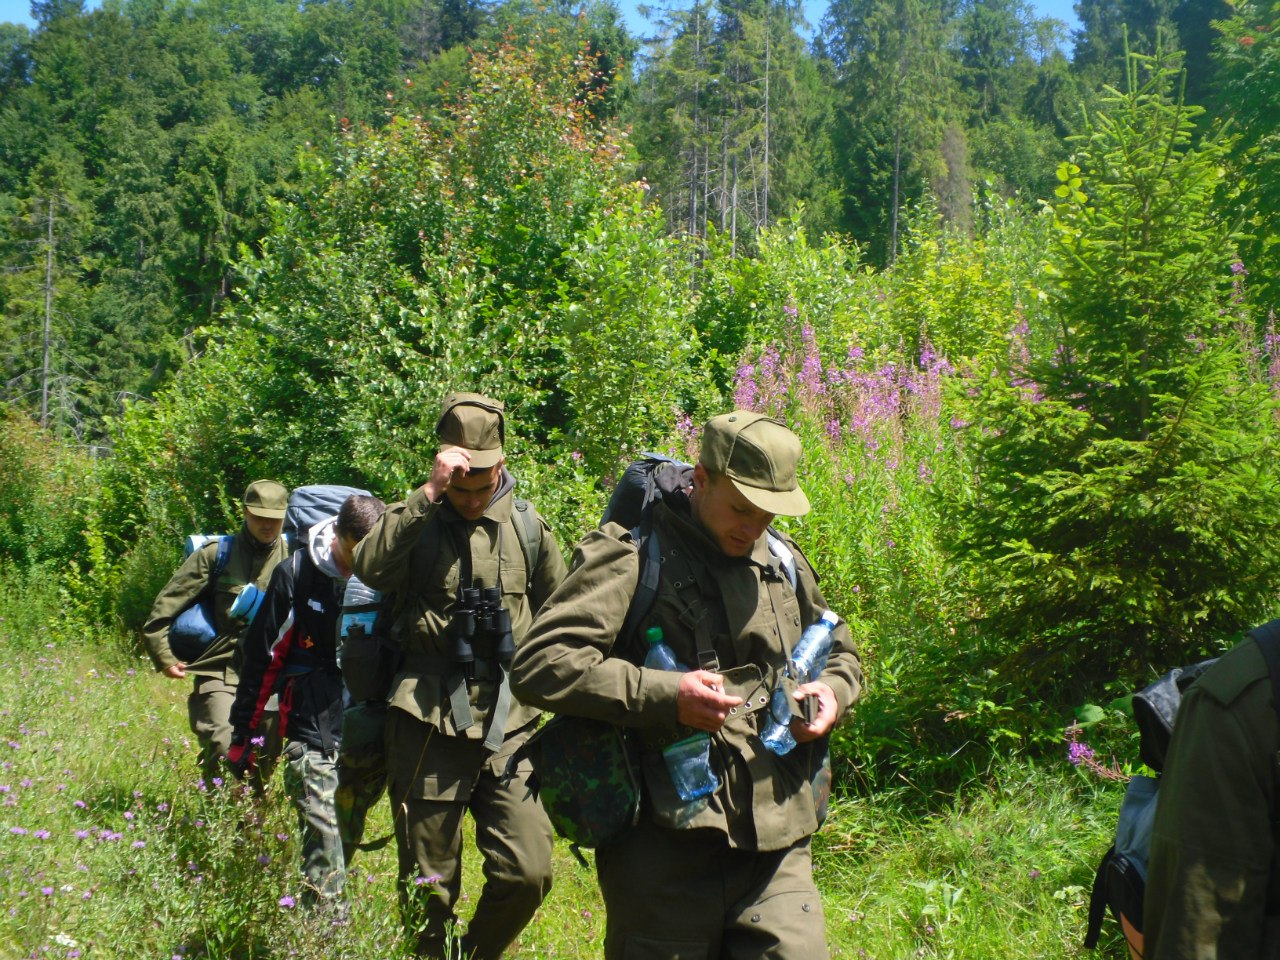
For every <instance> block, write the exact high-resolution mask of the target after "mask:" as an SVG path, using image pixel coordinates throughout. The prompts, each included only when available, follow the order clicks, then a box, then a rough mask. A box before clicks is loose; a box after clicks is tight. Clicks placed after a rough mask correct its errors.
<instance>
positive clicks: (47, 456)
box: [0, 407, 93, 570]
mask: <svg viewBox="0 0 1280 960" xmlns="http://www.w3.org/2000/svg"><path fill="white" fill-rule="evenodd" d="M92 476H93V475H92V469H91V463H90V461H88V460H87V459H85V458H84V457H82V456H80V455H78V454H77V453H76V452H75V451H74V450H73V449H71V448H69V447H66V446H64V445H62V444H60V443H58V442H57V441H56V440H54V439H53V438H52V437H51V436H49V435H47V434H46V433H44V432H43V431H42V430H41V429H40V427H39V426H38V425H37V424H35V423H33V422H32V421H30V420H28V419H27V417H26V416H25V415H23V414H22V413H19V412H18V411H16V410H14V409H13V408H11V407H5V408H3V409H0V563H5V562H8V563H12V564H16V565H17V566H18V567H28V566H32V565H35V564H48V565H49V566H50V568H51V569H53V570H56V569H58V567H59V566H61V565H65V564H67V563H69V562H71V560H73V559H74V558H75V557H77V556H78V555H80V554H81V553H82V552H83V549H84V541H83V537H82V535H81V528H82V525H83V519H82V514H83V510H84V506H85V503H86V502H87V501H88V500H89V499H90V498H91V497H92V494H93V478H92Z"/></svg>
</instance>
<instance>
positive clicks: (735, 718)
mask: <svg viewBox="0 0 1280 960" xmlns="http://www.w3.org/2000/svg"><path fill="white" fill-rule="evenodd" d="M799 460H800V441H799V440H798V439H797V438H796V436H795V435H794V434H793V433H792V432H791V431H790V430H788V429H787V428H786V427H785V426H784V425H783V424H782V423H780V422H779V421H777V420H774V419H772V418H769V417H765V416H762V415H761V414H758V413H749V412H746V411H741V410H738V411H735V412H733V413H730V414H725V415H723V416H719V417H716V418H714V419H713V420H711V421H710V422H709V423H707V424H706V426H705V427H704V428H703V435H702V449H701V454H700V456H699V462H698V463H697V465H695V466H693V467H685V468H683V469H684V471H685V475H684V477H683V478H682V479H683V482H682V483H671V484H664V485H663V489H664V494H663V496H662V497H661V499H660V500H658V502H656V503H655V504H653V506H652V514H651V526H652V529H651V532H649V533H648V534H646V535H645V537H646V545H645V549H646V550H648V549H650V547H651V545H652V540H650V539H648V538H656V545H657V549H658V550H660V552H661V563H660V564H658V565H657V568H656V569H657V571H658V572H659V573H658V577H659V582H658V585H657V593H656V597H655V598H654V599H653V600H652V605H651V607H650V608H649V610H648V612H647V613H646V614H645V615H644V617H643V618H642V619H641V620H640V621H639V628H640V629H639V630H637V631H635V632H632V633H628V631H627V630H624V625H625V624H627V622H628V619H629V618H628V612H629V609H630V607H631V604H632V600H633V597H634V596H635V595H636V592H637V581H638V577H639V575H640V573H641V570H642V558H641V557H640V555H639V553H638V552H637V545H636V542H635V541H636V539H637V537H638V535H637V534H634V533H633V532H632V531H630V530H627V529H625V528H623V527H622V526H619V525H618V524H616V523H605V524H604V525H602V526H601V527H600V529H598V530H596V531H594V532H593V533H591V534H589V535H588V536H587V537H586V539H584V540H583V541H582V542H581V543H579V544H578V546H577V548H576V550H575V553H574V557H573V562H572V565H571V572H570V574H569V576H568V578H567V579H566V580H565V582H564V584H563V586H562V587H561V589H560V590H558V591H557V592H556V595H555V597H554V598H553V600H552V602H551V603H550V604H548V605H547V607H546V608H545V609H544V610H543V611H542V613H541V614H539V616H538V619H537V621H536V622H535V623H534V626H533V629H532V630H531V631H530V632H529V636H528V637H527V638H526V639H525V642H524V644H523V645H522V646H521V648H520V650H519V652H518V653H517V654H516V660H515V663H514V664H513V666H512V687H513V689H514V690H515V693H516V695H517V696H518V697H520V698H521V699H522V700H523V701H524V702H526V703H529V704H532V705H534V706H537V707H541V708H542V709H545V710H554V711H556V712H557V713H563V714H570V715H576V716H581V717H588V718H593V719H597V720H604V721H607V722H610V723H614V724H619V725H622V726H625V727H632V728H635V730H636V734H637V735H638V739H639V742H640V756H641V775H642V780H643V797H644V802H643V804H642V806H641V811H640V821H639V823H637V824H636V825H635V826H634V827H630V828H627V829H625V830H624V831H623V833H621V834H620V835H619V836H616V837H614V838H613V839H610V840H608V841H607V842H606V843H604V844H603V845H601V846H600V847H599V848H598V849H597V851H596V872H597V876H598V878H599V882H600V888H601V891H602V893H603V894H604V902H605V908H606V911H607V917H606V926H605V943H604V954H605V957H606V958H612V960H623V958H626V960H657V958H670V957H716V958H721V960H726V958H763V957H769V958H778V960H787V958H795V960H818V958H823V957H826V956H828V953H827V947H826V941H825V937H824V931H823V915H822V903H821V901H820V899H819V896H818V891H817V889H816V887H815V886H814V882H813V876H812V860H811V857H810V849H809V838H810V835H811V834H812V833H813V832H814V831H815V830H816V829H817V828H818V826H819V824H820V822H821V819H822V817H823V816H824V815H825V790H824V789H822V788H823V787H824V786H825V785H829V766H828V762H827V737H828V735H829V734H830V732H831V729H832V727H834V726H835V724H836V722H837V721H838V720H839V719H840V718H841V717H842V716H843V715H844V713H845V712H846V711H847V710H848V709H849V707H850V705H851V704H852V703H853V702H854V700H856V699H857V697H858V694H859V692H860V691H861V687H862V671H861V667H860V664H859V661H858V657H857V655H856V653H855V652H854V649H853V645H852V642H851V640H850V637H849V633H848V630H847V628H846V627H845V625H844V624H843V622H841V623H840V625H839V626H838V627H837V628H836V629H835V631H834V632H833V633H832V635H831V643H832V647H831V651H830V658H829V660H828V662H827V664H826V667H825V669H823V670H822V672H821V674H820V675H819V676H818V678H817V679H816V680H813V681H808V682H803V683H799V684H797V685H795V686H794V687H787V686H785V685H784V686H782V689H783V690H784V691H786V693H788V694H789V695H791V696H792V697H793V698H794V699H795V700H796V702H797V704H798V705H799V704H802V703H807V704H808V705H809V710H808V711H806V712H804V713H805V716H807V717H808V719H801V718H797V719H794V720H793V719H790V715H789V714H787V715H786V718H787V720H788V722H789V729H790V733H791V734H792V736H793V737H794V740H795V741H796V745H795V746H794V747H793V748H792V749H791V750H790V752H788V753H785V755H775V754H774V753H773V752H770V751H769V750H768V749H766V748H765V746H764V745H763V743H762V740H761V737H760V734H761V732H762V731H763V730H764V729H765V724H766V723H767V722H768V720H769V717H770V715H771V710H766V709H762V706H763V705H764V704H766V703H769V702H770V701H771V699H772V693H773V690H774V689H775V688H776V687H778V686H779V684H781V683H782V675H783V668H784V666H785V663H786V661H787V658H788V657H789V656H790V653H791V651H792V650H793V649H794V647H795V645H796V642H797V640H798V639H799V637H800V635H801V632H802V631H803V630H804V628H805V627H807V626H809V625H811V624H814V623H815V622H816V621H818V620H819V619H820V617H821V615H822V613H823V611H824V610H825V609H826V603H825V601H824V599H823V597H822V594H821V592H820V591H819V589H818V581H817V576H816V575H815V574H814V572H813V570H812V569H811V568H810V566H809V564H808V562H807V561H806V560H805V557H804V555H803V554H802V553H801V552H800V550H799V548H798V547H797V546H796V545H795V543H794V541H792V540H791V539H790V538H789V537H786V536H784V535H781V534H776V533H774V532H772V531H770V529H769V524H770V523H771V522H772V520H773V518H774V516H775V515H777V514H783V515H790V516H800V515H803V514H805V513H807V512H808V510H809V501H808V498H807V497H806V496H805V494H804V492H803V491H802V490H801V489H800V486H799V483H798V480H797V476H796V467H797V464H798V462H799ZM677 479H681V478H677ZM665 491H670V492H665ZM655 627H656V628H659V629H660V630H661V638H662V641H663V642H664V643H666V644H667V645H668V646H669V647H670V648H671V651H672V652H673V653H674V655H675V660H676V661H677V662H678V663H679V664H687V665H690V666H689V667H687V668H685V670H684V672H680V671H678V670H659V669H651V668H647V667H644V666H641V665H640V664H642V663H644V661H645V651H644V649H643V648H644V646H645V638H644V635H645V634H646V633H650V632H651V631H652V629H653V628H655ZM784 705H785V703H784ZM696 731H705V732H706V733H709V734H710V735H711V743H710V750H709V751H708V756H709V758H710V765H711V768H712V770H713V771H714V774H715V779H716V781H717V782H718V786H715V787H714V788H713V789H712V792H710V793H709V794H708V795H706V796H702V797H700V798H698V799H695V800H692V801H687V800H682V799H681V797H680V794H679V793H678V788H677V787H676V785H675V784H674V782H673V779H672V777H671V775H670V773H669V772H668V769H669V768H668V765H667V762H666V761H665V760H664V757H663V748H664V747H665V746H668V745H671V744H674V743H677V742H680V741H682V740H683V739H684V738H690V737H692V736H696V733H695V732H696Z"/></svg>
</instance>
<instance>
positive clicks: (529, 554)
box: [511, 497, 542, 588]
mask: <svg viewBox="0 0 1280 960" xmlns="http://www.w3.org/2000/svg"><path fill="white" fill-rule="evenodd" d="M514 506H515V510H514V511H512V513H511V522H512V523H514V524H515V527H516V536H518V537H519V538H520V550H521V552H523V553H524V569H525V581H526V582H525V587H526V588H528V587H532V586H533V571H534V570H536V569H537V568H538V564H539V563H541V562H542V524H540V523H539V522H538V512H537V511H536V510H534V509H533V504H531V503H530V502H529V501H528V500H522V499H520V498H519V497H516V498H515V503H514Z"/></svg>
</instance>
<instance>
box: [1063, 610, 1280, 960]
mask: <svg viewBox="0 0 1280 960" xmlns="http://www.w3.org/2000/svg"><path fill="white" fill-rule="evenodd" d="M1249 636H1250V637H1251V638H1253V640H1255V641H1256V642H1257V644H1258V647H1259V648H1260V649H1261V650H1262V655H1263V657H1264V659H1265V660H1266V661H1267V668H1268V670H1269V672H1270V674H1271V686H1272V689H1273V691H1274V700H1275V704H1276V710H1277V712H1278V713H1280V619H1277V620H1272V621H1270V622H1269V623H1265V624H1263V625H1262V626H1260V627H1255V628H1254V629H1253V630H1250V631H1249ZM1216 662H1217V661H1216V659H1214V660H1204V661H1202V662H1200V663H1196V664H1192V665H1191V666H1188V667H1175V668H1174V669H1173V670H1170V671H1169V672H1168V673H1166V674H1165V675H1164V676H1163V677H1161V678H1160V679H1159V680H1157V681H1156V682H1155V683H1153V684H1151V685H1150V686H1148V687H1145V688H1144V689H1142V690H1140V691H1138V692H1137V693H1135V694H1134V695H1133V718H1134V721H1135V722H1136V723H1137V725H1138V734H1139V741H1138V754H1139V756H1140V757H1141V758H1142V762H1143V763H1145V764H1146V765H1147V766H1148V767H1150V768H1151V769H1152V770H1154V771H1155V772H1156V773H1157V774H1161V773H1163V772H1164V764H1165V760H1166V758H1167V757H1168V755H1169V741H1170V739H1171V738H1172V736H1173V724H1174V721H1175V720H1176V719H1177V713H1178V707H1179V706H1180V705H1181V703H1182V695H1183V694H1184V693H1185V692H1186V691H1187V689H1188V688H1189V687H1190V686H1191V684H1193V683H1194V682H1195V681H1196V680H1197V679H1199V677H1200V676H1201V675H1202V674H1203V673H1204V672H1205V671H1206V670H1208V669H1209V667H1211V666H1212V665H1213V664H1214V663H1216ZM1159 790H1160V780H1159V778H1158V777H1144V776H1141V775H1138V776H1135V777H1133V779H1131V780H1130V781H1129V786H1128V789H1126V790H1125V794H1124V800H1123V801H1121V804H1120V818H1119V821H1118V822H1117V824H1116V834H1115V840H1114V842H1113V843H1112V845H1111V849H1109V850H1108V851H1107V852H1106V854H1105V855H1104V856H1103V858H1102V862H1101V863H1099V864H1098V872H1097V874H1096V876H1095V877H1094V881H1093V893H1092V895H1091V896H1090V898H1089V926H1088V928H1087V930H1086V931H1085V938H1084V945H1085V946H1086V947H1088V948H1093V947H1096V946H1097V945H1098V936H1099V934H1100V933H1101V932H1102V920H1103V917H1104V916H1105V915H1106V913H1107V910H1108V908H1109V909H1110V910H1111V914H1112V916H1114V917H1115V918H1116V922H1117V923H1119V924H1120V929H1121V931H1122V932H1123V933H1124V938H1125V942H1126V943H1127V944H1128V945H1129V956H1130V957H1131V958H1132V960H1142V952H1143V949H1144V937H1143V907H1142V905H1143V898H1144V896H1145V893H1146V889H1147V860H1148V858H1149V856H1150V853H1151V829H1152V825H1153V824H1154V822H1155V815H1156V803H1157V801H1158V799H1159Z"/></svg>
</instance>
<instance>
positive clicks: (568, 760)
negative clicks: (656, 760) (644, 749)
mask: <svg viewBox="0 0 1280 960" xmlns="http://www.w3.org/2000/svg"><path fill="white" fill-rule="evenodd" d="M522 752H523V753H524V754H525V755H527V756H528V757H529V760H530V762H531V763H532V764H533V787H534V789H535V790H536V791H537V793H538V796H539V798H540V799H541V800H542V806H543V808H544V809H545V810H546V811H547V818H548V819H549V820H550V821H551V825H552V826H553V827H554V828H555V831H556V833H558V834H560V836H562V837H564V838H565V839H566V840H568V841H569V842H570V843H571V844H573V846H574V847H588V848H590V847H597V846H599V845H600V844H602V843H604V842H605V841H606V840H608V839H610V838H611V837H613V836H615V835H616V834H618V833H620V832H621V831H623V830H625V829H626V828H627V827H631V826H634V825H635V824H636V823H637V822H638V820H639V818H640V752H639V747H638V745H637V743H636V741H635V738H634V736H633V735H632V733H631V732H630V731H628V730H624V729H623V728H622V727H617V726H614V725H613V724H611V723H605V722H604V721H602V720H588V719H586V718H584V717H571V716H564V715H557V716H554V717H552V718H551V719H550V720H548V721H547V722H546V723H545V724H543V726H542V727H541V729H539V730H538V731H537V733H535V734H534V735H533V736H532V737H530V738H529V742H528V743H527V744H525V746H524V749H523V750H522Z"/></svg>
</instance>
